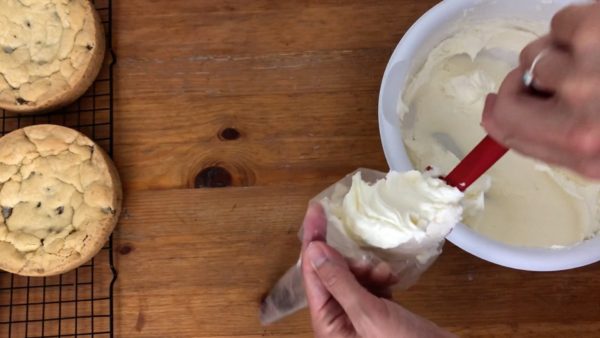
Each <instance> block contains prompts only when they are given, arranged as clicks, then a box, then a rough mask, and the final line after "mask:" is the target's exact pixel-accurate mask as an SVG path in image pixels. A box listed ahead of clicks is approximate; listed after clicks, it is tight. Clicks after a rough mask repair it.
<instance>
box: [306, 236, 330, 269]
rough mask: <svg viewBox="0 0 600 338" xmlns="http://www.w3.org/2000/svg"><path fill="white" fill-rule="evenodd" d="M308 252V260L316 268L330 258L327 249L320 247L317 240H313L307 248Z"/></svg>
mask: <svg viewBox="0 0 600 338" xmlns="http://www.w3.org/2000/svg"><path fill="white" fill-rule="evenodd" d="M306 254H307V255H308V260H309V261H310V264H311V265H312V267H313V268H314V269H318V268H319V267H321V265H323V263H325V262H326V261H327V259H328V257H327V255H326V254H325V251H323V249H322V248H321V247H320V245H318V244H316V242H312V243H310V244H309V245H308V247H307V248H306Z"/></svg>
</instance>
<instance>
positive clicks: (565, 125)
mask: <svg viewBox="0 0 600 338" xmlns="http://www.w3.org/2000/svg"><path fill="white" fill-rule="evenodd" d="M520 74H521V70H520V69H517V70H515V71H513V72H511V73H510V74H509V75H508V76H507V78H506V79H505V80H504V82H503V84H502V86H501V88H500V91H499V94H498V96H497V97H496V98H495V99H494V97H493V96H490V98H491V99H489V100H488V101H489V102H486V106H485V109H484V112H483V122H482V125H483V127H484V128H485V130H486V131H487V132H488V133H489V135H490V136H491V137H492V138H494V139H495V140H497V141H498V142H500V143H501V144H503V145H505V146H506V147H508V148H511V149H514V150H516V151H517V152H519V153H521V154H524V155H527V156H530V157H534V158H537V159H539V160H542V161H545V162H548V163H551V164H558V165H563V166H568V167H571V168H573V163H574V162H573V161H575V160H576V156H575V153H573V150H572V149H573V146H572V144H571V143H572V139H573V136H572V134H573V130H575V129H574V128H575V127H576V123H578V121H579V120H578V119H577V118H575V117H573V116H569V115H567V114H565V113H564V110H563V109H560V106H559V105H558V103H557V100H556V99H555V98H540V97H536V96H533V95H531V94H529V93H527V92H526V91H525V90H524V89H523V86H522V84H521V83H520ZM490 102H491V103H490Z"/></svg>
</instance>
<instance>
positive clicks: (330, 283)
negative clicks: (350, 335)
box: [304, 242, 384, 325]
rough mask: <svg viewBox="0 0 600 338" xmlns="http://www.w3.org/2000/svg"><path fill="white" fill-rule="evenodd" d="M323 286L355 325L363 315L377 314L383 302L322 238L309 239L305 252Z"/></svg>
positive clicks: (368, 316)
mask: <svg viewBox="0 0 600 338" xmlns="http://www.w3.org/2000/svg"><path fill="white" fill-rule="evenodd" d="M304 262H305V263H307V262H308V263H309V264H310V265H311V266H312V268H313V269H314V271H315V272H316V275H317V276H318V278H319V279H320V281H321V283H322V285H323V287H324V288H325V289H326V290H327V291H328V292H329V293H330V294H331V296H332V297H333V298H335V300H336V301H337V302H338V303H339V304H340V306H341V307H342V309H343V310H344V312H345V313H346V314H347V315H348V317H349V318H350V321H352V322H353V323H354V324H355V325H356V324H359V323H361V321H363V320H365V319H366V318H367V319H368V318H372V317H378V316H379V314H380V310H381V307H382V306H384V304H383V303H382V302H381V301H380V299H379V298H377V297H375V296H374V295H372V294H371V293H370V292H369V291H367V289H365V288H364V287H363V286H362V285H360V283H359V282H358V281H357V280H356V277H354V274H352V272H351V271H350V268H349V267H348V264H347V263H346V260H345V259H344V258H343V257H342V256H341V255H340V254H339V253H338V252H337V251H335V250H334V249H333V248H331V247H330V246H328V245H327V244H325V243H323V242H312V243H310V244H309V245H308V247H307V248H306V251H305V253H304Z"/></svg>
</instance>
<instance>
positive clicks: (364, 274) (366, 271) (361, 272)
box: [347, 260, 372, 282]
mask: <svg viewBox="0 0 600 338" xmlns="http://www.w3.org/2000/svg"><path fill="white" fill-rule="evenodd" d="M347 262H348V266H349V267H350V271H352V274H353V275H354V276H356V278H357V279H358V280H359V281H361V282H362V281H366V280H367V279H368V278H369V275H370V274H371V268H372V266H371V263H370V262H368V261H365V260H360V261H357V260H348V261H347Z"/></svg>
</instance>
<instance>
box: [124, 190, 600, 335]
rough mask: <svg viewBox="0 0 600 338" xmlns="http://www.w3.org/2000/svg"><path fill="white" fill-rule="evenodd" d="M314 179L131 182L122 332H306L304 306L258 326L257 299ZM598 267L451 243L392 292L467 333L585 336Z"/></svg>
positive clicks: (274, 274)
mask: <svg viewBox="0 0 600 338" xmlns="http://www.w3.org/2000/svg"><path fill="white" fill-rule="evenodd" d="M320 189H321V187H319V186H315V185H305V186H296V187H295V188H294V189H289V188H285V187H252V188H226V189H217V190H165V191H154V192H134V193H131V194H130V195H129V197H128V198H127V201H126V205H127V209H126V212H125V217H124V219H123V221H122V223H121V225H120V226H119V229H118V231H117V238H118V241H117V248H116V250H117V255H118V257H117V264H118V269H119V271H120V277H119V282H118V284H117V294H118V295H119V296H118V301H117V314H118V317H119V318H121V320H120V321H119V322H118V332H119V333H120V335H118V336H123V337H138V336H139V337H142V336H143V337H208V336H238V335H239V336H245V335H255V336H259V335H263V334H264V335H275V336H286V335H291V334H303V333H306V334H307V336H309V331H308V330H309V324H308V317H307V314H306V312H303V313H299V314H297V315H295V316H294V317H292V318H289V319H286V320H284V321H283V322H281V323H279V324H277V325H274V326H272V327H269V328H262V327H261V326H260V325H259V323H258V319H257V311H258V304H259V299H260V298H261V296H262V295H263V294H264V293H266V292H267V291H268V289H269V288H270V286H271V285H272V283H273V282H274V281H275V280H276V279H277V278H278V277H279V276H280V274H281V273H283V272H284V271H285V270H286V269H287V267H288V266H289V265H291V264H293V262H294V261H295V260H296V258H297V254H298V248H299V243H298V240H297V237H296V232H297V229H298V225H299V224H300V221H301V219H302V216H303V213H304V209H305V206H306V203H307V200H308V199H309V198H310V197H311V196H313V195H315V193H317V192H318V191H319V190H320ZM282 201H284V202H283V203H282ZM284 205H285V206H284ZM124 247H127V248H130V249H131V250H129V249H123V248H124ZM119 251H122V252H125V253H127V254H125V255H123V254H119ZM599 273H600V265H599V264H595V265H592V266H589V267H586V268H582V269H577V270H573V271H567V272H561V273H532V272H524V271H516V270H509V269H505V268H502V267H499V266H495V265H493V264H490V263H487V262H484V261H482V260H479V259H477V258H475V257H473V256H470V255H468V254H466V253H464V252H462V251H461V250H459V249H457V248H456V247H454V246H452V245H447V246H446V250H445V252H444V254H443V255H442V257H441V258H440V259H439V261H438V262H437V263H436V264H435V265H434V266H433V268H432V269H431V270H430V271H428V272H427V273H426V274H425V275H424V277H423V278H422V280H421V282H420V283H419V284H418V285H417V286H415V287H414V288H412V289H411V290H410V292H398V293H397V294H396V299H397V300H398V301H399V302H400V303H401V304H403V305H404V306H406V307H407V308H408V309H411V310H413V311H415V312H417V313H419V314H421V315H423V316H425V317H427V318H430V319H431V320H434V321H435V322H437V323H439V324H440V325H442V326H444V327H447V328H449V329H452V330H455V331H456V332H459V333H463V334H464V335H466V336H486V335H487V334H490V333H492V332H498V334H499V335H500V336H502V335H504V336H509V335H523V336H528V335H529V336H531V335H534V334H537V335H544V333H548V332H552V330H553V329H556V330H558V331H557V332H564V333H565V334H566V333H574V332H577V333H581V336H585V335H586V334H591V333H592V332H596V330H597V327H598V322H597V318H598V315H599V314H600V306H599V304H600V294H599V293H597V292H595V290H596V289H597V288H598V286H599V283H600V282H598V279H597V278H596V276H597V275H598V274H599ZM140 316H141V317H142V318H143V319H142V320H141V321H142V322H143V325H142V324H139V322H140V319H139V318H140ZM561 330H562V331H561Z"/></svg>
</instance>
